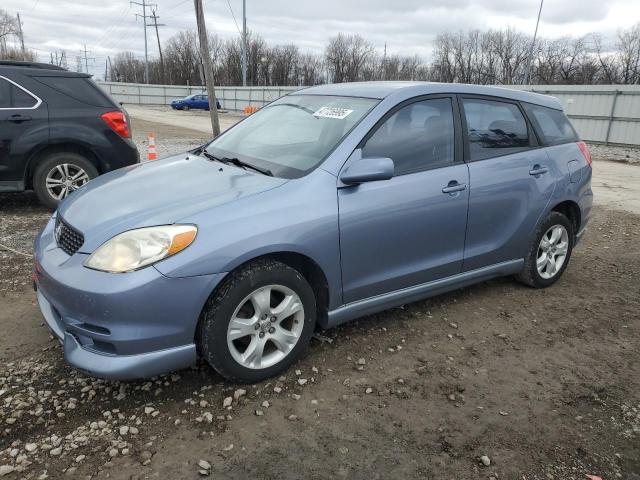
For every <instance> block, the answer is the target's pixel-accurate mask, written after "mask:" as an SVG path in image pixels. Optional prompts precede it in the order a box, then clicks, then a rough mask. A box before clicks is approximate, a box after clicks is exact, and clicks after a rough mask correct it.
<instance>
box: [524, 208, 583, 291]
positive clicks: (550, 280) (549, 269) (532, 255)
mask: <svg viewBox="0 0 640 480" xmlns="http://www.w3.org/2000/svg"><path fill="white" fill-rule="evenodd" d="M574 238H575V237H574V232H573V224H572V223H571V222H570V221H569V219H568V218H567V217H566V216H564V215H563V214H562V213H560V212H555V211H553V212H551V213H549V215H547V217H546V218H545V219H544V220H543V221H542V222H541V223H540V224H539V225H538V227H537V229H536V234H535V237H534V239H533V242H532V244H531V247H530V248H529V252H528V253H527V257H526V258H525V262H524V268H523V270H522V272H520V274H519V275H518V277H517V278H518V280H520V281H521V282H523V283H525V284H527V285H529V286H532V287H535V288H544V287H548V286H550V285H553V284H554V283H555V282H556V281H557V280H558V279H559V278H560V277H561V276H562V273H563V272H564V270H565V269H566V268H567V265H568V264H569V259H570V258H571V252H572V250H573V245H574V243H575V241H574Z"/></svg>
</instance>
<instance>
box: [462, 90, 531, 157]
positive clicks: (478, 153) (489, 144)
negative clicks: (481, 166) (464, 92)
mask: <svg viewBox="0 0 640 480" xmlns="http://www.w3.org/2000/svg"><path fill="white" fill-rule="evenodd" d="M462 104H463V107H464V115H465V118H466V121H467V134H468V141H469V157H470V160H482V159H484V158H490V157H497V156H500V155H508V154H510V153H516V152H519V151H522V150H525V149H527V148H529V144H530V143H529V132H528V129H527V122H526V120H525V118H524V116H523V115H522V112H521V111H520V109H519V108H518V106H517V105H515V104H513V103H507V102H500V101H495V100H483V99H476V98H465V99H463V100H462Z"/></svg>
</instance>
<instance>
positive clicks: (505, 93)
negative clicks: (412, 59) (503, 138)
mask: <svg viewBox="0 0 640 480" xmlns="http://www.w3.org/2000/svg"><path fill="white" fill-rule="evenodd" d="M409 92H410V93H411V94H412V96H419V95H429V94H437V93H460V94H471V95H488V96H493V97H502V98H507V99H510V100H516V101H522V102H528V103H534V104H536V105H542V106H545V107H549V108H554V109H557V110H562V104H561V103H560V102H559V101H558V100H557V99H556V98H554V97H551V96H549V95H541V94H539V93H532V92H525V91H522V90H515V89H511V88H501V87H493V86H487V85H469V84H464V83H437V82H402V81H401V82H351V83H330V84H326V85H318V86H315V87H310V88H305V89H303V90H297V91H295V92H292V93H290V94H289V95H336V96H345V97H363V98H376V99H380V100H381V99H383V98H386V97H389V96H391V95H394V94H399V93H405V94H406V93H409Z"/></svg>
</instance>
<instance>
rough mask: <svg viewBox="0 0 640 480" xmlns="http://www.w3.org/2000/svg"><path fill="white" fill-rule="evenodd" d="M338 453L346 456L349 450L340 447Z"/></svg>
mask: <svg viewBox="0 0 640 480" xmlns="http://www.w3.org/2000/svg"><path fill="white" fill-rule="evenodd" d="M338 451H339V452H340V453H341V454H343V455H346V454H347V453H349V449H348V448H347V447H340V448H338Z"/></svg>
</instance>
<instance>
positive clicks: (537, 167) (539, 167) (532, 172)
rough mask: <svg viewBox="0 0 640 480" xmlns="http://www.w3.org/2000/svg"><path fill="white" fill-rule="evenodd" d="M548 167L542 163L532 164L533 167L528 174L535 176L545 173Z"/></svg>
mask: <svg viewBox="0 0 640 480" xmlns="http://www.w3.org/2000/svg"><path fill="white" fill-rule="evenodd" d="M548 171H549V169H548V168H547V167H545V166H543V165H534V166H533V169H531V170H529V175H533V176H537V175H542V174H543V173H547V172H548Z"/></svg>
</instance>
